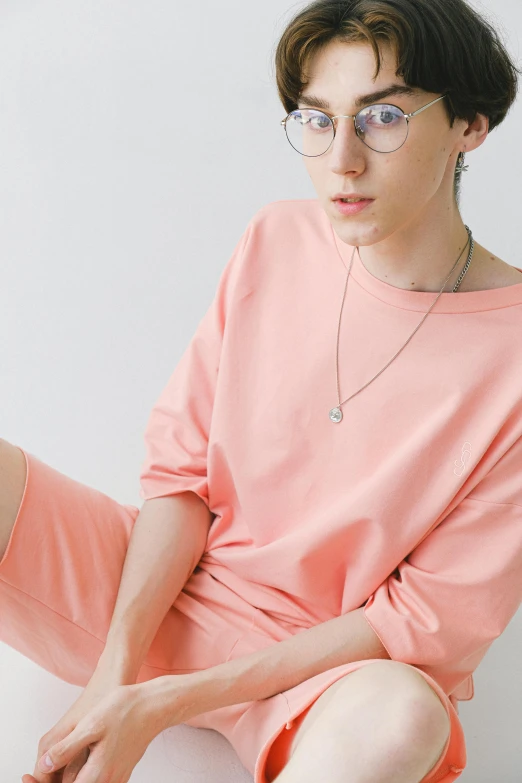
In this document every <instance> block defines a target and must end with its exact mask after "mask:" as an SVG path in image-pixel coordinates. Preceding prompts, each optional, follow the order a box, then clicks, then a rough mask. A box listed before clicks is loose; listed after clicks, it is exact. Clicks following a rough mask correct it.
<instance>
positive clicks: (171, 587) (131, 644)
mask: <svg viewBox="0 0 522 783" xmlns="http://www.w3.org/2000/svg"><path fill="white" fill-rule="evenodd" d="M211 521H212V514H211V512H210V511H209V509H208V507H207V506H206V504H205V503H204V502H203V501H202V500H201V498H199V497H198V496H197V495H196V494H195V493H193V492H182V493H178V494H176V495H170V496H168V497H161V498H152V499H151V500H146V501H145V503H144V504H143V506H142V508H141V510H140V513H139V515H138V517H137V519H136V522H135V524H134V528H133V531H132V534H131V538H130V541H129V547H128V550H127V556H126V559H125V563H124V567H123V572H122V577H121V582H120V588H119V592H118V597H117V600H116V605H115V607H114V612H113V617H112V620H111V626H110V629H109V633H108V637H107V642H106V645H105V649H104V651H103V653H102V655H101V657H100V659H99V662H98V665H97V669H98V670H101V669H103V670H104V671H107V670H109V671H111V673H112V674H116V676H117V677H118V679H121V682H122V684H134V683H135V682H136V677H137V675H138V672H139V670H140V667H141V665H142V663H143V660H144V658H145V656H146V654H147V652H148V650H149V647H150V645H151V643H152V641H153V639H154V636H155V635H156V632H157V630H158V627H159V625H160V623H161V621H162V620H163V618H164V617H165V615H166V613H167V611H168V610H169V608H170V606H171V605H172V604H173V603H174V601H175V600H176V598H177V597H178V595H179V593H180V592H181V590H182V589H183V587H184V586H185V584H186V582H187V580H188V579H189V577H190V576H191V574H192V572H193V571H194V568H195V567H196V565H197V564H198V563H199V561H200V559H201V556H202V554H203V552H204V549H205V545H206V541H207V535H208V530H209V527H210V523H211Z"/></svg>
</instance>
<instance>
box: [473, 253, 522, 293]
mask: <svg viewBox="0 0 522 783" xmlns="http://www.w3.org/2000/svg"><path fill="white" fill-rule="evenodd" d="M476 248H477V255H476V263H472V266H471V268H470V272H471V271H472V270H473V274H468V275H466V277H467V278H468V280H467V281H466V278H464V280H465V282H466V287H464V286H462V288H461V290H462V291H486V290H490V289H492V288H505V287H507V286H511V285H517V284H520V283H522V270H521V269H517V267H516V266H513V265H512V264H508V263H507V262H506V261H503V260H502V259H501V258H499V257H498V256H496V255H495V254H494V253H492V252H491V251H490V250H487V248H485V247H482V246H481V245H476Z"/></svg>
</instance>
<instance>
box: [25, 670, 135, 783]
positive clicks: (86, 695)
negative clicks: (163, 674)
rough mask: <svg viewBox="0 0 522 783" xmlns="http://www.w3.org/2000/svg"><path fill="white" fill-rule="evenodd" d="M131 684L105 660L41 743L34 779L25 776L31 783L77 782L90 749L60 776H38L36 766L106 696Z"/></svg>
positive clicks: (80, 754)
mask: <svg viewBox="0 0 522 783" xmlns="http://www.w3.org/2000/svg"><path fill="white" fill-rule="evenodd" d="M131 682H132V683H134V679H132V680H130V679H129V678H128V677H124V676H123V672H121V673H120V671H119V668H118V665H117V664H116V663H114V661H111V660H108V659H106V658H105V657H104V656H102V658H100V661H99V663H98V665H97V667H96V669H95V671H94V674H93V675H92V677H91V679H90V680H89V682H88V684H87V687H86V688H85V689H84V690H83V692H82V693H81V694H80V696H79V697H78V698H77V699H76V701H75V702H74V704H72V706H71V707H70V708H69V710H68V711H67V712H66V714H65V715H64V716H63V717H62V718H61V719H60V720H59V721H58V723H57V724H56V725H55V726H53V728H52V729H50V730H49V731H48V732H47V733H46V734H44V736H43V737H42V738H41V739H40V742H39V743H38V751H37V756H36V762H35V770H34V772H33V775H32V776H31V775H28V776H26V777H27V778H28V779H29V781H31V783H32V781H33V780H35V779H36V780H38V781H42V780H45V781H46V783H72V782H73V781H75V780H76V778H77V776H78V773H79V771H80V769H81V768H82V767H83V765H84V764H85V762H86V761H87V759H88V757H89V750H88V749H86V750H83V751H82V752H81V753H79V754H78V756H77V757H76V758H75V759H73V761H71V762H70V763H69V764H68V765H67V767H66V768H65V770H61V771H60V772H56V773H54V774H51V775H49V774H47V775H45V777H44V776H42V773H41V772H38V769H37V764H38V761H39V759H40V758H41V757H42V756H44V755H45V754H46V752H47V751H48V750H49V749H50V748H51V747H52V746H53V745H55V744H56V743H57V742H59V741H60V740H62V739H64V737H66V736H67V735H68V734H70V733H71V731H72V730H73V729H74V728H75V726H76V725H77V724H78V723H79V722H80V720H81V719H82V718H83V717H84V716H85V715H87V713H88V712H89V711H90V710H91V709H92V707H94V705H95V704H97V703H98V702H99V701H101V699H103V698H104V696H106V695H107V693H109V692H110V691H111V690H112V689H113V688H115V687H116V686H117V685H124V684H125V685H126V684H130V683H131ZM33 776H34V777H33Z"/></svg>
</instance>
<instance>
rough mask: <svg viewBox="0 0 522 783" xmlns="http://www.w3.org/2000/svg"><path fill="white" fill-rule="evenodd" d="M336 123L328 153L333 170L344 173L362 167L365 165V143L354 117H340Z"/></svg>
mask: <svg viewBox="0 0 522 783" xmlns="http://www.w3.org/2000/svg"><path fill="white" fill-rule="evenodd" d="M335 123H336V127H335V137H334V140H333V141H332V144H331V146H330V149H329V150H328V153H327V154H328V155H329V157H330V168H331V170H332V171H334V172H336V173H343V172H345V171H354V170H357V169H360V168H361V167H362V166H364V150H365V145H364V144H363V142H362V141H361V139H360V138H359V136H358V135H357V132H356V130H355V123H354V121H353V119H351V118H349V117H338V118H337V119H336V120H335Z"/></svg>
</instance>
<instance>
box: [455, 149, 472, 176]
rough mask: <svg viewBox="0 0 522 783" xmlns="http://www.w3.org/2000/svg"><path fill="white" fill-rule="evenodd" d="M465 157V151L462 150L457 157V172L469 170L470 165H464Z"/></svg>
mask: <svg viewBox="0 0 522 783" xmlns="http://www.w3.org/2000/svg"><path fill="white" fill-rule="evenodd" d="M465 159H466V155H465V153H464V152H461V153H460V155H459V157H458V159H457V168H456V169H455V174H461V173H462V172H463V171H467V170H468V169H469V166H464V161H465Z"/></svg>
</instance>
